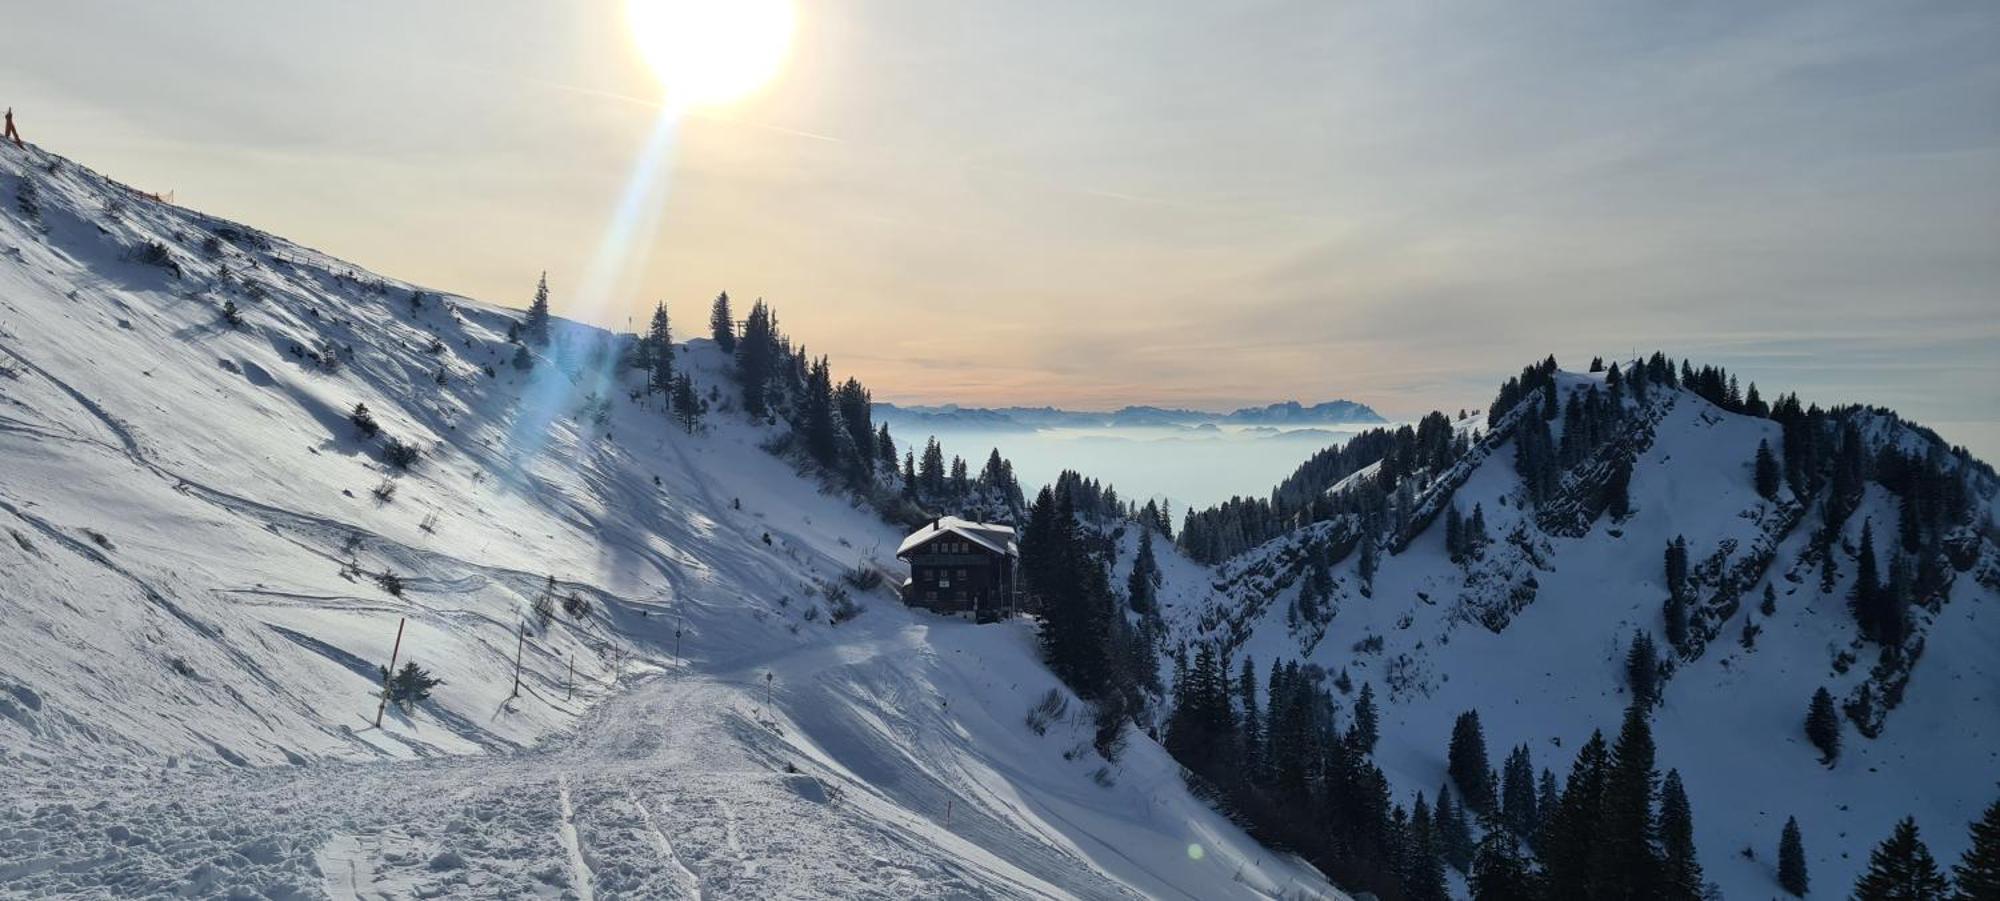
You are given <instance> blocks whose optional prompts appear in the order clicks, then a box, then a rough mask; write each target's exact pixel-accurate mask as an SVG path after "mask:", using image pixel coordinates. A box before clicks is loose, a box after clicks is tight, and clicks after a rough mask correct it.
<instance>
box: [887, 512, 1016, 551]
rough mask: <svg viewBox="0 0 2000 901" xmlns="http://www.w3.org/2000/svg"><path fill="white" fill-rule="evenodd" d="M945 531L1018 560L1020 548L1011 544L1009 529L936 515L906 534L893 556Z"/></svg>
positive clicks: (919, 545)
mask: <svg viewBox="0 0 2000 901" xmlns="http://www.w3.org/2000/svg"><path fill="white" fill-rule="evenodd" d="M946 532H950V533H952V534H954V535H957V536H959V537H960V538H964V539H966V540H967V541H970V542H972V543H974V544H977V545H979V546H980V547H983V548H985V549H987V550H989V551H992V552H993V553H996V554H1005V555H1007V556H1009V557H1018V556H1020V555H1021V550H1020V548H1019V547H1017V546H1016V545H1015V544H1014V527H1013V526H1003V525H996V524H994V523H990V522H973V521H972V520H969V519H959V518H958V517H956V516H940V517H938V518H937V519H934V520H931V521H930V522H929V523H928V524H926V525H925V526H924V527H923V528H921V529H918V530H916V531H915V532H912V533H910V537H908V538H905V539H903V544H902V546H901V547H898V548H896V556H898V557H901V556H903V555H904V554H907V553H909V552H911V551H913V550H916V549H917V548H919V547H922V546H923V545H924V544H925V543H927V542H929V541H930V540H931V539H933V538H936V537H938V536H940V535H943V534H944V533H946Z"/></svg>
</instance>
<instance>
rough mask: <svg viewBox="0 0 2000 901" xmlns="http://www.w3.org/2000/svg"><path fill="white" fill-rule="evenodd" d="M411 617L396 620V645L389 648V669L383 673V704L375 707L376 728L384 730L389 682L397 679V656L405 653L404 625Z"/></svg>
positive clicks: (387, 707)
mask: <svg viewBox="0 0 2000 901" xmlns="http://www.w3.org/2000/svg"><path fill="white" fill-rule="evenodd" d="M409 619H410V618H409V617H407V616H401V617H397V618H396V643H395V644H394V645H392V646H390V648H389V668H388V669H386V670H383V672H382V702H381V703H379V704H376V705H375V728H377V729H380V728H382V712H383V711H385V710H388V709H389V680H390V679H394V678H396V655H397V654H400V653H402V651H403V624H404V623H407V622H409Z"/></svg>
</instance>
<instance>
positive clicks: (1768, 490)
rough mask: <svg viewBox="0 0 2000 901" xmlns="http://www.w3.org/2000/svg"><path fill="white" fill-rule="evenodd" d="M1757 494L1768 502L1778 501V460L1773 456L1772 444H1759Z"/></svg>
mask: <svg viewBox="0 0 2000 901" xmlns="http://www.w3.org/2000/svg"><path fill="white" fill-rule="evenodd" d="M1755 469H1756V486H1757V494H1758V495H1759V496H1760V497H1762V498H1764V499H1765V500H1767V501H1774V500H1777V499H1778V458H1777V457H1775V456H1772V454H1771V443H1770V442H1768V441H1759V442H1757V463H1756V467H1755Z"/></svg>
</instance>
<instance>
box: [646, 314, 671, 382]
mask: <svg viewBox="0 0 2000 901" xmlns="http://www.w3.org/2000/svg"><path fill="white" fill-rule="evenodd" d="M642 343H643V344H644V346H645V348H646V361H647V363H648V364H649V366H648V368H647V373H646V390H647V391H658V392H661V393H668V392H670V391H672V390H673V385H674V333H673V327H672V326H671V324H669V322H668V321H667V305H666V302H664V301H662V302H660V303H657V304H654V305H653V321H652V324H651V325H649V326H647V328H646V340H645V341H644V342H642Z"/></svg>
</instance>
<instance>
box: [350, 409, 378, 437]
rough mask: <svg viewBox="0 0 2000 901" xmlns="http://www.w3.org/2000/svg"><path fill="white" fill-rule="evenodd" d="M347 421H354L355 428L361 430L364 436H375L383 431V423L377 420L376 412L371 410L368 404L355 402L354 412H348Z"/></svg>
mask: <svg viewBox="0 0 2000 901" xmlns="http://www.w3.org/2000/svg"><path fill="white" fill-rule="evenodd" d="M347 421H348V422H351V423H354V430H355V431H357V432H360V433H361V437H363V438H373V437H375V435H376V434H377V433H378V432H381V431H382V425H381V423H378V422H376V421H375V414H374V413H372V412H370V411H369V409H368V405H367V404H355V405H354V412H352V413H349V414H347Z"/></svg>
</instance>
